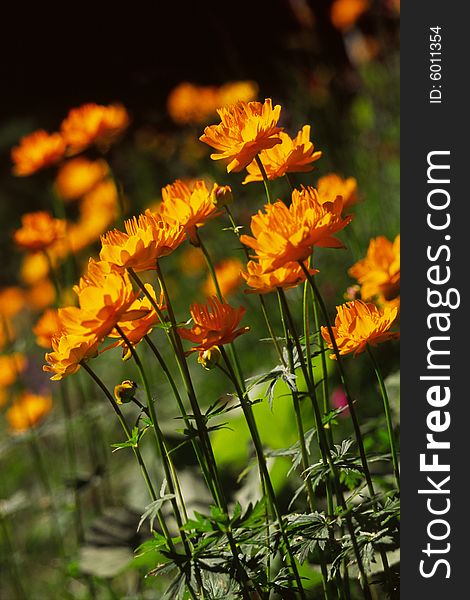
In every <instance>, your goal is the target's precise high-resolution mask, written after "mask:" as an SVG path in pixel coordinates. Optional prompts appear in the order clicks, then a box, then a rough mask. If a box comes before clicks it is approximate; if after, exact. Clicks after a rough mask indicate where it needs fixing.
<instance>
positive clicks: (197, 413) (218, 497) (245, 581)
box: [156, 260, 250, 600]
mask: <svg viewBox="0 0 470 600" xmlns="http://www.w3.org/2000/svg"><path fill="white" fill-rule="evenodd" d="M156 270H157V277H158V281H159V284H160V287H161V289H162V291H163V295H164V298H165V304H166V307H167V311H168V315H169V317H170V323H171V326H172V333H173V335H172V336H171V337H170V339H171V340H172V341H173V348H174V350H175V354H176V357H177V361H178V365H179V367H180V370H181V374H182V377H183V381H184V384H185V387H186V391H187V394H188V398H189V401H190V404H191V409H192V411H193V413H194V418H195V420H196V428H197V431H198V434H199V437H200V440H201V447H202V450H203V452H204V454H205V456H206V460H207V464H208V467H209V472H210V473H211V475H212V481H213V484H214V485H213V488H211V491H213V492H214V500H215V501H216V502H217V505H218V507H219V508H221V509H222V510H223V511H224V513H225V515H227V519H228V506H227V500H226V497H225V494H224V491H223V488H222V485H221V482H220V476H219V473H218V470H217V463H216V460H215V456H214V451H213V449H212V445H211V442H210V438H209V433H208V431H207V427H206V423H205V420H204V417H203V415H202V413H201V409H200V408H199V404H198V401H197V397H196V392H195V389H194V386H193V382H192V379H191V374H190V372H189V367H188V364H187V362H186V356H185V353H184V349H183V344H182V342H181V338H180V336H179V335H178V331H177V321H176V316H175V313H174V310H173V306H172V303H171V298H170V295H169V293H168V289H167V287H166V282H165V279H164V277H163V272H162V270H161V267H160V263H159V261H158V260H157V264H156ZM226 535H227V540H228V542H229V546H230V550H231V552H232V556H233V559H234V564H235V568H236V570H237V572H238V574H239V577H240V583H241V585H242V594H243V598H244V599H245V600H250V596H249V593H248V589H247V586H249V585H250V580H249V578H248V576H247V574H246V572H245V570H244V568H243V567H242V565H241V563H240V559H239V556H238V555H239V552H240V551H239V549H238V548H237V544H236V542H235V540H234V537H233V533H232V530H231V527H228V528H227V532H226Z"/></svg>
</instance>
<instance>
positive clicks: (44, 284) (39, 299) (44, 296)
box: [27, 278, 56, 311]
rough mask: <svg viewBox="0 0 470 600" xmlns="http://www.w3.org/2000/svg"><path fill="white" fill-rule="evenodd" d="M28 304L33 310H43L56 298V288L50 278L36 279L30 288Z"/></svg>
mask: <svg viewBox="0 0 470 600" xmlns="http://www.w3.org/2000/svg"><path fill="white" fill-rule="evenodd" d="M27 297H28V304H29V306H30V307H31V308H32V309H33V310H37V311H41V310H44V309H45V308H47V307H48V306H51V304H53V303H54V301H55V300H56V290H55V287H54V284H53V283H52V281H51V280H50V279H48V278H44V279H40V280H38V281H35V282H34V283H33V284H32V286H31V287H30V289H29V290H28V295H27Z"/></svg>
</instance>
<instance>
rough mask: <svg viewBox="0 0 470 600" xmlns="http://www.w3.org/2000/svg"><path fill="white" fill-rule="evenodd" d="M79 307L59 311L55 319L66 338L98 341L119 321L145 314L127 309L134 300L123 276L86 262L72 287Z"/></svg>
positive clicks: (110, 269) (127, 277)
mask: <svg viewBox="0 0 470 600" xmlns="http://www.w3.org/2000/svg"><path fill="white" fill-rule="evenodd" d="M73 290H74V292H75V293H76V294H77V296H78V304H79V306H78V307H76V306H69V307H66V308H60V309H59V319H60V321H61V322H62V325H63V329H64V331H65V332H66V333H68V334H73V335H76V336H82V337H86V336H94V337H95V338H97V339H102V338H104V337H105V336H107V335H108V334H109V333H110V332H111V331H112V330H113V329H114V327H115V326H116V324H117V323H118V322H120V321H126V320H131V319H137V318H140V317H142V316H143V315H144V314H145V313H146V311H143V310H135V309H131V306H132V304H133V303H134V301H135V300H136V298H137V293H136V292H134V290H133V288H132V284H131V282H130V279H129V276H128V275H127V273H125V272H123V273H121V272H118V271H117V270H115V269H113V268H112V265H110V264H109V263H106V262H95V261H93V260H92V259H90V262H89V264H88V271H87V273H86V275H85V276H84V277H82V278H81V279H80V282H79V284H78V285H76V286H74V288H73Z"/></svg>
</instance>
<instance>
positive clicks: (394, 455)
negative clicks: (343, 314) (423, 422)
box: [367, 344, 400, 491]
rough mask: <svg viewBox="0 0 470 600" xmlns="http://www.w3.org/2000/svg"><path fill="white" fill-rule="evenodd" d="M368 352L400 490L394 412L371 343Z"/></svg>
mask: <svg viewBox="0 0 470 600" xmlns="http://www.w3.org/2000/svg"><path fill="white" fill-rule="evenodd" d="M367 353H368V354H369V357H370V359H371V361H372V365H373V367H374V371H375V375H376V377H377V381H378V383H379V388H380V393H381V395H382V401H383V405H384V411H385V420H386V421H387V431H388V439H389V442H390V450H391V452H392V463H393V472H394V474H395V481H396V484H397V489H398V491H400V468H399V465H398V453H397V448H396V444H395V436H394V429H393V423H392V413H391V411H390V402H389V399H388V394H387V388H386V387H385V382H384V379H383V377H382V372H381V370H380V367H379V364H378V362H377V359H376V358H375V356H374V353H373V352H372V349H371V347H370V346H369V344H367Z"/></svg>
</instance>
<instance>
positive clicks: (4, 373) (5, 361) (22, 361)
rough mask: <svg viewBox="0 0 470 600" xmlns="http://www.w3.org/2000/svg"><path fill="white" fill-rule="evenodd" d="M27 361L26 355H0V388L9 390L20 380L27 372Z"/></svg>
mask: <svg viewBox="0 0 470 600" xmlns="http://www.w3.org/2000/svg"><path fill="white" fill-rule="evenodd" d="M26 365H27V360H26V357H25V356H24V354H21V353H20V352H13V353H12V354H1V355H0V387H2V388H7V387H9V386H10V385H12V384H13V383H15V381H16V380H17V379H18V376H19V375H20V374H21V373H22V372H23V371H24V370H25V368H26Z"/></svg>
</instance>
